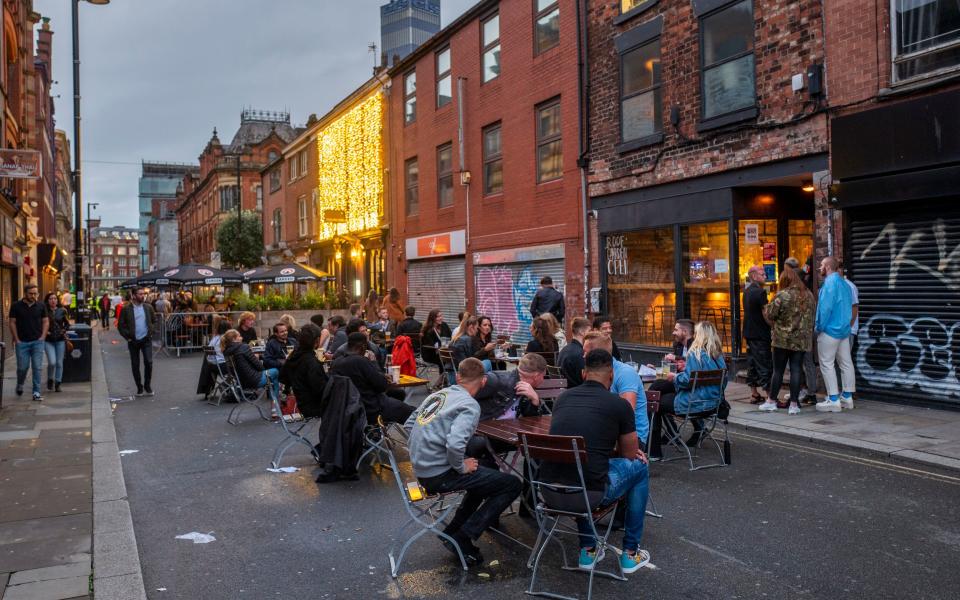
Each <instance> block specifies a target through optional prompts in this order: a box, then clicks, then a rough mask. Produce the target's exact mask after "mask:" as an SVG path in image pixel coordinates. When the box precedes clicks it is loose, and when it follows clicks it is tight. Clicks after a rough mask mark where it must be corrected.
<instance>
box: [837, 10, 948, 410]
mask: <svg viewBox="0 0 960 600" xmlns="http://www.w3.org/2000/svg"><path fill="white" fill-rule="evenodd" d="M828 7H829V9H828V12H827V18H826V23H825V25H826V36H827V61H826V62H827V66H828V70H827V88H828V90H829V92H830V99H831V105H832V106H834V107H835V109H834V116H833V118H832V120H831V138H830V160H831V165H830V169H831V176H832V179H833V182H834V186H833V187H832V188H831V195H830V200H831V203H830V204H829V205H828V206H827V207H825V209H824V212H826V213H829V214H830V215H831V217H832V218H831V219H828V220H827V222H828V223H831V224H832V230H831V231H832V232H833V237H834V238H835V239H836V240H837V243H836V245H837V246H838V248H842V250H843V254H844V257H845V260H846V262H847V265H848V275H849V276H850V278H851V279H852V280H853V281H854V282H855V283H856V284H857V286H858V287H859V291H860V305H859V306H860V313H859V315H860V331H859V334H858V337H857V343H856V346H855V350H854V364H855V366H856V368H857V376H858V382H857V391H858V392H860V391H863V392H864V394H865V395H866V394H869V395H870V397H878V396H889V397H893V398H896V400H897V401H900V402H903V401H907V402H912V403H923V404H929V403H937V404H940V405H952V406H954V407H955V406H957V405H958V403H960V354H958V353H957V352H956V348H958V343H960V303H958V302H957V301H956V300H957V294H958V291H960V202H958V201H960V110H958V109H960V6H958V4H957V3H956V2H948V1H943V0H931V1H929V2H911V1H907V0H894V1H892V2H870V3H866V2H856V1H852V0H836V1H833V2H828ZM841 214H842V218H841V217H840V215H841ZM841 241H842V245H841ZM951 349H952V350H951Z"/></svg>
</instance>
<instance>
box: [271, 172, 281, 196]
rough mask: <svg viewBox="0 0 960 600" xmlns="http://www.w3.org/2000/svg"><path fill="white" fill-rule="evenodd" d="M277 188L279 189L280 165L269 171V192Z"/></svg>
mask: <svg viewBox="0 0 960 600" xmlns="http://www.w3.org/2000/svg"><path fill="white" fill-rule="evenodd" d="M279 189H280V167H274V169H273V170H272V171H270V193H271V194H272V193H273V192H275V191H277V190H279Z"/></svg>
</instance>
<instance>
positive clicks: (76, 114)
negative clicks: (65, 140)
mask: <svg viewBox="0 0 960 600" xmlns="http://www.w3.org/2000/svg"><path fill="white" fill-rule="evenodd" d="M85 1H86V2H89V3H90V4H99V5H102V4H109V3H110V0H85ZM82 164H83V163H82V162H81V160H80V0H73V194H74V215H75V218H74V223H75V225H74V227H73V285H74V287H75V288H76V289H75V290H74V292H75V293H76V295H77V309H78V310H77V313H78V314H77V316H78V317H79V316H80V314H81V313H80V310H79V308H80V307H81V306H83V302H84V300H85V296H84V293H83V240H82V239H81V237H82V236H81V235H80V231H81V229H80V228H81V226H82V225H81V223H82V222H83V221H82V219H83V195H82V193H83V185H82V179H81V175H80V173H81V165H82ZM77 320H78V321H80V319H79V318H78V319H77Z"/></svg>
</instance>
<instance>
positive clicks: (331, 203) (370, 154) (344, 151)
mask: <svg viewBox="0 0 960 600" xmlns="http://www.w3.org/2000/svg"><path fill="white" fill-rule="evenodd" d="M382 116H383V94H381V93H380V92H375V93H373V94H372V95H370V96H368V97H367V98H366V99H364V100H362V101H361V102H360V103H359V104H357V105H356V106H354V107H353V108H351V109H350V110H348V111H347V112H346V113H344V114H343V115H342V116H341V117H340V118H338V119H337V120H335V121H333V122H331V123H330V124H329V125H327V126H326V127H325V128H323V129H322V130H321V131H320V132H318V133H317V155H318V158H317V160H318V161H319V164H318V167H319V168H318V170H317V172H318V173H319V178H318V181H317V208H318V211H317V212H318V223H319V226H318V231H317V235H318V239H320V240H329V239H332V238H333V237H334V236H337V235H342V234H344V233H348V232H359V231H365V230H368V229H374V228H376V227H377V226H378V225H379V220H380V215H381V214H382V213H383V151H382V131H381V129H382V120H381V119H382ZM331 214H338V215H342V216H343V217H344V218H345V219H339V218H338V219H332V220H328V219H327V217H328V215H331ZM344 220H345V222H343V221H344Z"/></svg>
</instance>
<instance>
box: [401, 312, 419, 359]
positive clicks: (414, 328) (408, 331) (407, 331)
mask: <svg viewBox="0 0 960 600" xmlns="http://www.w3.org/2000/svg"><path fill="white" fill-rule="evenodd" d="M403 314H404V315H406V318H405V319H404V320H402V321H400V322H399V323H397V335H398V336H400V335H416V336H418V337H419V336H420V330H421V329H423V323H421V322H420V321H418V320H416V319H415V318H414V317H415V316H416V315H417V307H416V306H413V305H410V306H408V307H406V308H405V309H403ZM414 341H415V342H416V343H415V344H414V349H415V350H419V349H420V340H419V339H417V340H414Z"/></svg>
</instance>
